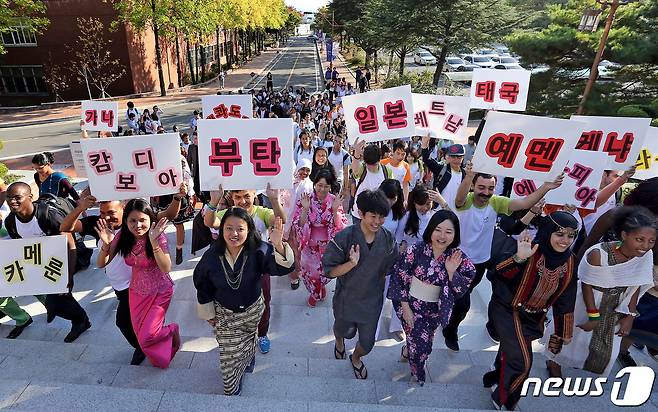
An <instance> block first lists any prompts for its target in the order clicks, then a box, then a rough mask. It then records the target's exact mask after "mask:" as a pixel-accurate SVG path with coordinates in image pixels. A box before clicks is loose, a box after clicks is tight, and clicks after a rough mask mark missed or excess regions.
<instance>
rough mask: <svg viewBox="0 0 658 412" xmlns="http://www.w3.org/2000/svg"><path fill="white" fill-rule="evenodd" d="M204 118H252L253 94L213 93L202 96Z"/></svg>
mask: <svg viewBox="0 0 658 412" xmlns="http://www.w3.org/2000/svg"><path fill="white" fill-rule="evenodd" d="M201 107H202V110H203V118H204V119H251V118H252V117H253V114H254V109H253V102H252V98H251V95H249V94H246V95H230V96H224V95H211V96H202V97H201Z"/></svg>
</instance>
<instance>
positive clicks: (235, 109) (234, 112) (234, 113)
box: [228, 104, 242, 119]
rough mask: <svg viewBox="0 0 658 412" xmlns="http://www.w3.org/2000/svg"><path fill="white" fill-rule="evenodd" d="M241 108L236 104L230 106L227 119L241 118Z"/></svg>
mask: <svg viewBox="0 0 658 412" xmlns="http://www.w3.org/2000/svg"><path fill="white" fill-rule="evenodd" d="M240 110H241V107H240V105H238V104H232V105H231V109H230V110H229V112H228V117H235V118H238V119H240V118H242V113H241V112H240Z"/></svg>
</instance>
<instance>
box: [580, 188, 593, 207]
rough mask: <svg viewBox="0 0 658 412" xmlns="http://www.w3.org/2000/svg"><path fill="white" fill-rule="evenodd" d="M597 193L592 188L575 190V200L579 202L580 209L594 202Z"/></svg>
mask: <svg viewBox="0 0 658 412" xmlns="http://www.w3.org/2000/svg"><path fill="white" fill-rule="evenodd" d="M597 192H598V191H597V190H596V189H594V188H590V187H586V186H583V187H581V188H579V189H578V190H576V199H578V201H579V202H580V207H583V208H584V207H587V205H588V204H590V203H591V202H594V201H595V200H596V193H597Z"/></svg>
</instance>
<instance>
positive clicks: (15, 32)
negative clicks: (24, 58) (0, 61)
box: [2, 24, 37, 47]
mask: <svg viewBox="0 0 658 412" xmlns="http://www.w3.org/2000/svg"><path fill="white" fill-rule="evenodd" d="M2 43H3V44H4V45H5V46H9V47H12V46H13V47H20V46H36V45H37V36H36V34H35V33H34V30H32V28H31V27H30V26H26V25H23V24H19V25H17V26H13V27H12V28H11V30H10V31H8V32H4V33H2Z"/></svg>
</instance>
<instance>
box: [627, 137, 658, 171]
mask: <svg viewBox="0 0 658 412" xmlns="http://www.w3.org/2000/svg"><path fill="white" fill-rule="evenodd" d="M635 167H636V169H635V174H634V175H633V178H634V179H640V180H647V179H651V178H652V177H656V176H658V127H650V128H649V131H647V135H646V138H645V139H644V144H643V145H642V149H641V150H640V154H639V156H638V159H637V163H635Z"/></svg>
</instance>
